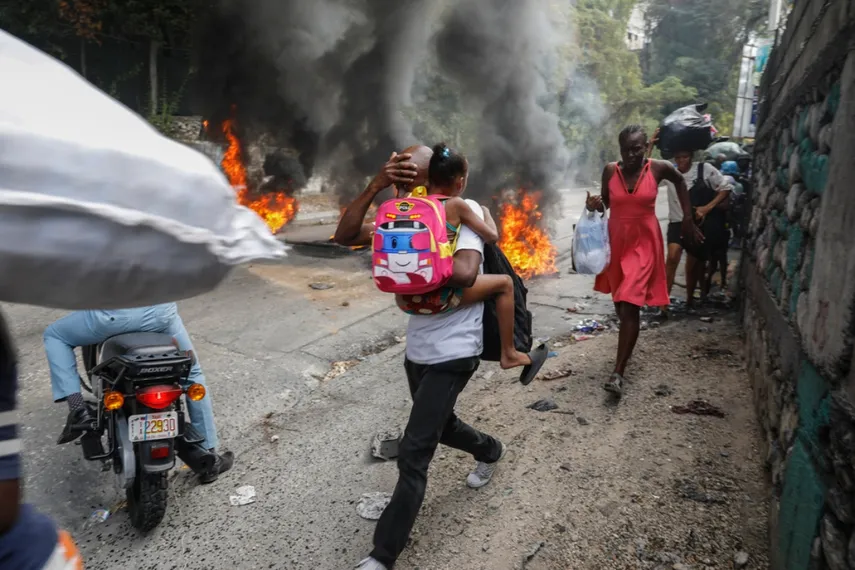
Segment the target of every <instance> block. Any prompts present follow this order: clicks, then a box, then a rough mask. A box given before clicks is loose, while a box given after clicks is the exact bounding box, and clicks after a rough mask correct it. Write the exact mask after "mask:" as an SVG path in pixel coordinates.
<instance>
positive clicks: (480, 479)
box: [466, 442, 507, 489]
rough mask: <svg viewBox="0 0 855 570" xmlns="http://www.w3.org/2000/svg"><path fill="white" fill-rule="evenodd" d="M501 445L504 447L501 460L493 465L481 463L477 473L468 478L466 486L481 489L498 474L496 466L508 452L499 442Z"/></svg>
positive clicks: (503, 445)
mask: <svg viewBox="0 0 855 570" xmlns="http://www.w3.org/2000/svg"><path fill="white" fill-rule="evenodd" d="M499 445H501V446H502V453H500V454H499V458H498V459H497V460H496V461H494V462H493V463H484V462H483V461H479V462H478V463H477V464H476V465H475V471H473V472H472V473H470V474H469V476H468V477H467V478H466V484H467V485H468V486H469V487H471V488H472V489H480V488H481V487H483V486H484V485H486V484H487V483H489V482H490V479H492V478H493V473H495V472H496V466H497V465H498V464H499V461H501V460H502V458H503V457H504V456H505V451H507V448H506V447H505V444H504V443H501V442H499Z"/></svg>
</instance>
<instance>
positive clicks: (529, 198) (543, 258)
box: [498, 190, 558, 279]
mask: <svg viewBox="0 0 855 570" xmlns="http://www.w3.org/2000/svg"><path fill="white" fill-rule="evenodd" d="M540 196H541V193H540V192H533V193H529V192H526V191H525V190H520V191H519V192H517V199H516V200H515V201H509V202H505V203H504V204H502V206H501V208H500V214H499V221H500V222H501V229H502V239H501V240H500V241H499V244H498V245H499V248H501V250H502V252H504V254H505V255H506V256H507V258H508V261H510V262H511V265H512V266H513V268H514V270H515V271H516V272H517V273H518V274H519V276H520V277H522V278H523V279H530V278H531V277H534V276H535V275H548V274H553V273H557V272H558V268H557V267H556V266H555V257H556V256H557V254H558V252H557V250H556V249H555V246H554V245H552V242H551V241H550V240H549V236H548V235H547V234H546V231H545V230H544V229H543V228H542V227H541V224H542V222H541V220H542V218H543V212H541V211H540V210H539V208H538V205H537V203H538V200H539V199H540Z"/></svg>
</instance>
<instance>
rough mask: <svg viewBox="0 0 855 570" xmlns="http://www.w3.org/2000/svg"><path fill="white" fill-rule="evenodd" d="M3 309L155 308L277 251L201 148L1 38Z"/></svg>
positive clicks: (0, 249) (33, 51)
mask: <svg viewBox="0 0 855 570" xmlns="http://www.w3.org/2000/svg"><path fill="white" fill-rule="evenodd" d="M0 74H2V77H3V87H2V89H0V275H2V276H3V277H2V279H0V301H6V302H13V303H27V304H34V305H42V306H49V307H57V308H65V309H96V308H97V309H112V308H126V307H136V306H142V305H154V304H158V303H162V302H168V301H174V300H177V299H181V298H185V297H190V296H193V295H198V294H200V293H204V292H206V291H210V290H211V289H213V288H214V287H216V286H217V285H218V284H219V283H220V281H222V279H223V278H224V277H225V276H226V274H227V273H228V272H229V270H230V269H231V267H232V266H234V265H237V264H240V263H245V262H248V261H252V260H255V259H271V258H277V257H281V256H283V255H284V247H283V245H282V244H281V243H280V242H279V241H278V240H276V239H275V238H274V237H273V236H272V235H270V232H269V231H268V229H267V227H266V226H265V224H264V223H263V222H262V221H261V219H260V218H259V217H258V216H256V215H255V214H254V213H253V212H252V211H250V210H248V209H246V208H243V207H241V206H239V205H238V204H237V200H236V196H235V192H234V190H233V189H232V188H231V186H230V185H229V183H228V181H227V180H226V179H225V177H224V176H223V174H222V173H221V172H220V171H219V169H218V168H217V166H216V165H215V164H214V163H213V162H211V161H210V160H209V159H208V158H206V157H205V156H203V155H202V154H200V153H198V152H196V151H194V150H192V149H190V148H188V147H186V146H184V145H182V144H179V143H177V142H175V141H172V140H169V139H167V138H165V137H163V136H161V135H160V134H159V133H158V132H157V131H156V130H155V129H154V128H152V127H151V125H149V124H148V123H147V122H146V121H144V120H143V119H142V118H140V117H139V116H137V115H135V114H134V113H132V112H131V111H129V110H128V109H127V108H125V107H124V106H122V105H121V104H120V103H118V102H117V101H115V100H113V99H111V98H110V97H108V96H107V95H105V94H104V93H102V92H101V91H99V90H98V89H96V88H95V87H93V86H92V85H91V84H90V83H88V82H87V81H86V80H85V79H83V78H82V77H80V76H79V75H78V74H77V73H75V72H74V71H73V70H72V69H70V68H69V67H67V66H66V65H64V64H62V63H60V62H59V61H57V60H55V59H53V58H51V57H50V56H48V55H46V54H44V53H42V52H40V51H38V50H37V49H35V48H33V47H31V46H29V45H27V44H26V43H24V42H22V41H20V40H18V39H17V38H14V37H13V36H11V35H9V34H7V33H5V32H3V31H0Z"/></svg>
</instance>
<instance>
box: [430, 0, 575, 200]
mask: <svg viewBox="0 0 855 570" xmlns="http://www.w3.org/2000/svg"><path fill="white" fill-rule="evenodd" d="M551 35H552V34H551V28H550V25H549V21H548V20H547V18H546V13H545V10H544V3H543V2H542V1H540V0H467V1H465V2H457V3H456V4H455V5H454V7H453V8H452V10H451V12H450V13H449V14H448V16H447V18H446V20H445V22H444V25H443V27H442V30H441V31H440V32H439V34H438V36H437V38H436V46H437V53H438V56H439V62H440V65H441V66H442V68H443V70H444V71H445V72H446V73H447V74H448V75H449V76H451V77H452V78H454V79H455V80H456V81H457V82H458V83H459V84H460V85H461V86H462V88H463V89H464V91H465V92H466V95H467V99H469V100H474V101H477V102H478V103H480V105H481V106H482V108H481V114H480V116H481V117H482V118H483V121H482V123H481V131H480V142H481V153H480V158H481V164H480V167H479V170H478V172H477V173H473V175H472V176H470V187H471V190H472V191H473V194H475V195H476V196H480V197H488V196H493V195H495V194H496V192H497V191H499V190H501V189H502V188H504V187H507V185H508V184H511V185H513V186H523V187H527V188H530V189H537V190H547V191H548V190H552V189H554V188H555V185H556V184H557V183H559V182H561V181H562V180H563V177H564V174H565V170H566V168H567V166H568V158H569V157H568V153H567V150H566V148H565V146H564V137H563V136H562V134H561V131H560V130H559V128H558V117H557V116H556V115H554V114H552V113H549V112H547V111H546V110H544V108H543V107H542V106H541V104H540V98H542V97H544V96H545V95H546V84H545V82H544V79H543V75H542V73H541V71H540V66H541V63H542V62H543V61H544V60H545V58H546V57H547V56H548V55H549V51H550V49H551V47H552V44H551V43H550V39H551ZM551 195H552V194H551V193H549V192H547V194H546V196H551ZM542 205H543V204H542Z"/></svg>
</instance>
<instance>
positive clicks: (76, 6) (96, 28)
mask: <svg viewBox="0 0 855 570" xmlns="http://www.w3.org/2000/svg"><path fill="white" fill-rule="evenodd" d="M105 6H106V0H60V3H59V15H60V17H61V18H62V19H63V20H65V21H67V22H69V23H70V24H71V25H72V26H73V27H74V32H75V34H76V35H77V37H78V38H80V74H81V75H83V77H86V41H87V40H88V41H94V42H96V43H100V41H99V40H98V36H99V34H100V33H101V28H102V24H103V22H102V18H103V15H104V14H103V12H104V8H105Z"/></svg>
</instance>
